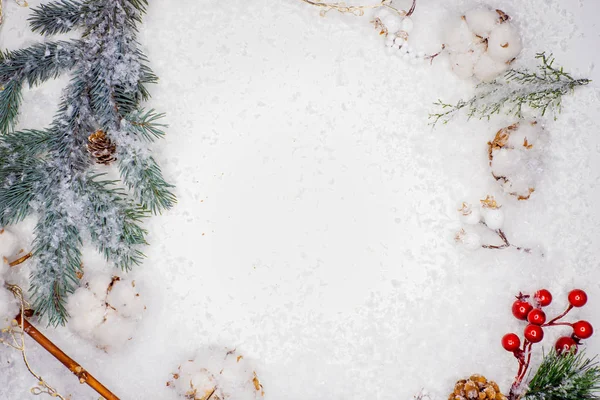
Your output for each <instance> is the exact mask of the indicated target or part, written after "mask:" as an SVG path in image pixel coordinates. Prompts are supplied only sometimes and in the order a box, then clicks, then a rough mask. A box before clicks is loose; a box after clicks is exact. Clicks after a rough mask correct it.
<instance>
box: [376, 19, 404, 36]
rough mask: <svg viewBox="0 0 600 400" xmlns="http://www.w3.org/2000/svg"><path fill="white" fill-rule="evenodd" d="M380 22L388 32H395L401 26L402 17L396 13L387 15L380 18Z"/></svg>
mask: <svg viewBox="0 0 600 400" xmlns="http://www.w3.org/2000/svg"><path fill="white" fill-rule="evenodd" d="M381 23H382V24H383V25H384V26H385V28H386V29H387V30H388V33H396V32H398V31H399V30H400V27H401V26H402V19H400V16H398V15H388V16H386V17H383V18H381Z"/></svg>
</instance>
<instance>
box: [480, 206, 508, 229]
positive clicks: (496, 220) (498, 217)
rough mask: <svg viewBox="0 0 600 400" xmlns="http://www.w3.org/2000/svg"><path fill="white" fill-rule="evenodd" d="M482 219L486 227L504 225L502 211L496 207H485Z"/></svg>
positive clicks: (491, 227) (500, 226) (492, 227)
mask: <svg viewBox="0 0 600 400" xmlns="http://www.w3.org/2000/svg"><path fill="white" fill-rule="evenodd" d="M483 219H484V221H485V224H486V225H487V226H488V228H490V229H493V230H496V229H500V228H502V225H504V212H503V211H502V210H500V209H498V208H495V209H486V210H485V213H484V214H483Z"/></svg>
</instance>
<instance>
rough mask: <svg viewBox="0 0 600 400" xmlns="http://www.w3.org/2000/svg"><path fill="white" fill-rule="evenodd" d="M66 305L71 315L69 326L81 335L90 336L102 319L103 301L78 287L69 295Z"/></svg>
mask: <svg viewBox="0 0 600 400" xmlns="http://www.w3.org/2000/svg"><path fill="white" fill-rule="evenodd" d="M66 307H67V312H68V313H69V315H70V316H71V318H70V319H69V322H68V326H69V328H70V329H72V330H73V331H75V332H76V333H78V334H80V335H81V336H84V337H87V338H92V337H93V332H94V330H95V329H96V328H97V327H98V326H99V325H100V324H101V323H102V322H103V320H104V312H105V310H104V303H103V302H102V301H101V300H100V299H98V298H97V297H96V296H94V294H93V293H92V292H90V291H89V290H87V289H86V288H79V289H77V290H76V291H75V293H73V294H72V295H71V296H69V298H68V300H67V306H66Z"/></svg>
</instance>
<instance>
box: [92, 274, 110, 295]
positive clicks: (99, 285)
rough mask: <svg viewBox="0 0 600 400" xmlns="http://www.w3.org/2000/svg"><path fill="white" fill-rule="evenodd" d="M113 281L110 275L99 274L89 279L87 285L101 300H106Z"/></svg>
mask: <svg viewBox="0 0 600 400" xmlns="http://www.w3.org/2000/svg"><path fill="white" fill-rule="evenodd" d="M111 281H112V277H111V276H110V275H104V274H97V275H92V276H90V277H88V278H87V284H86V285H87V287H88V288H89V289H90V291H91V292H92V293H94V294H95V295H96V296H97V297H98V298H99V299H104V298H105V297H106V294H107V293H106V292H107V290H108V286H109V285H110V282H111Z"/></svg>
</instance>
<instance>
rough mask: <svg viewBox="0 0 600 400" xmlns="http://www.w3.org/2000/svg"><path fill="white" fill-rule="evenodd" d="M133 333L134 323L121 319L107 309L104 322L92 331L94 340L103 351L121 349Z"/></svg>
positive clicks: (114, 312)
mask: <svg viewBox="0 0 600 400" xmlns="http://www.w3.org/2000/svg"><path fill="white" fill-rule="evenodd" d="M134 331H135V323H134V321H131V320H129V319H127V318H123V317H121V316H120V315H119V314H118V313H117V312H116V311H114V310H112V309H110V308H109V309H107V310H106V313H105V316H104V322H103V323H102V324H100V326H98V328H96V330H95V331H94V339H95V341H96V343H97V344H98V346H99V347H100V348H103V349H105V350H107V351H108V350H109V349H110V350H112V349H118V348H120V347H122V346H123V345H124V344H125V343H127V341H128V340H129V339H131V337H132V336H133V332H134Z"/></svg>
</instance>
